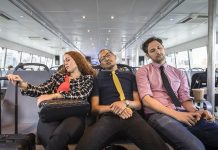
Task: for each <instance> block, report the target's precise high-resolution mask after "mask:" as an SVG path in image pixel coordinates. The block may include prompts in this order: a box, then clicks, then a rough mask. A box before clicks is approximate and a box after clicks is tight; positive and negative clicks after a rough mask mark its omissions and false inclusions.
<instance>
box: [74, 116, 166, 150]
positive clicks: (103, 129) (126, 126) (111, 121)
mask: <svg viewBox="0 0 218 150" xmlns="http://www.w3.org/2000/svg"><path fill="white" fill-rule="evenodd" d="M117 133H121V134H122V135H125V137H126V138H127V139H128V140H130V141H131V142H133V143H135V144H136V145H137V146H138V147H139V148H140V149H142V150H155V149H156V150H166V149H168V147H167V146H166V144H165V143H164V141H163V140H162V139H161V138H160V136H159V135H158V134H157V133H156V131H155V130H154V129H152V128H151V127H150V126H149V125H148V124H147V123H146V121H145V120H144V119H143V118H142V117H141V116H140V115H139V114H138V113H136V112H134V113H133V116H132V117H131V118H128V119H121V118H120V117H119V116H117V115H114V114H113V113H105V114H103V115H101V117H100V119H99V120H97V122H96V123H95V124H93V125H92V126H91V127H89V128H88V129H87V130H86V131H85V133H84V135H83V136H82V138H81V139H80V141H79V143H78V145H77V148H76V149H77V150H101V149H102V148H104V147H105V146H106V145H108V144H109V143H110V142H111V139H112V138H113V137H114V135H116V134H117Z"/></svg>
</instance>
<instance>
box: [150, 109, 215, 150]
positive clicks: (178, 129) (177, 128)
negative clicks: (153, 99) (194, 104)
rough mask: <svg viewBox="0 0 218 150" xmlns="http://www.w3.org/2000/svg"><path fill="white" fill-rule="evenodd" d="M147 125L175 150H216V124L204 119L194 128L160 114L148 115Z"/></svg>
mask: <svg viewBox="0 0 218 150" xmlns="http://www.w3.org/2000/svg"><path fill="white" fill-rule="evenodd" d="M148 123H149V124H150V125H151V126H152V127H153V128H154V129H156V131H158V133H159V134H160V135H161V136H162V137H163V139H165V140H166V142H168V143H169V144H170V145H171V146H173V148H174V149H175V150H205V149H207V150H215V149H216V150H217V149H218V124H217V123H215V122H208V121H206V120H204V119H201V120H200V121H198V122H197V123H196V124H195V125H194V126H188V125H186V124H183V123H181V122H179V121H177V120H175V119H174V118H172V117H170V116H167V115H165V114H161V113H154V114H152V115H150V117H149V119H148Z"/></svg>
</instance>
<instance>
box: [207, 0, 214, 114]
mask: <svg viewBox="0 0 218 150" xmlns="http://www.w3.org/2000/svg"><path fill="white" fill-rule="evenodd" d="M215 46H216V0H209V1H208V59H207V100H208V101H210V102H211V104H212V114H214V105H215V103H214V98H215V90H214V88H215V63H214V62H215Z"/></svg>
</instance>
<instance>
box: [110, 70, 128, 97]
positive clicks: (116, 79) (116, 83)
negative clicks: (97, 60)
mask: <svg viewBox="0 0 218 150" xmlns="http://www.w3.org/2000/svg"><path fill="white" fill-rule="evenodd" d="M112 78H113V81H114V85H115V87H116V89H117V91H118V93H119V94H120V100H121V101H123V100H125V95H124V93H123V89H122V86H121V84H120V81H119V78H118V77H117V75H116V73H115V71H112Z"/></svg>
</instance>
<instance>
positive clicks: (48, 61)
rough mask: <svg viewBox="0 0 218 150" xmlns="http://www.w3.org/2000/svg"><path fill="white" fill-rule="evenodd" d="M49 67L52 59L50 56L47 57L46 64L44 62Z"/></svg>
mask: <svg viewBox="0 0 218 150" xmlns="http://www.w3.org/2000/svg"><path fill="white" fill-rule="evenodd" d="M46 65H47V66H48V67H49V68H51V66H52V59H51V58H48V59H47V64H46Z"/></svg>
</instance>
